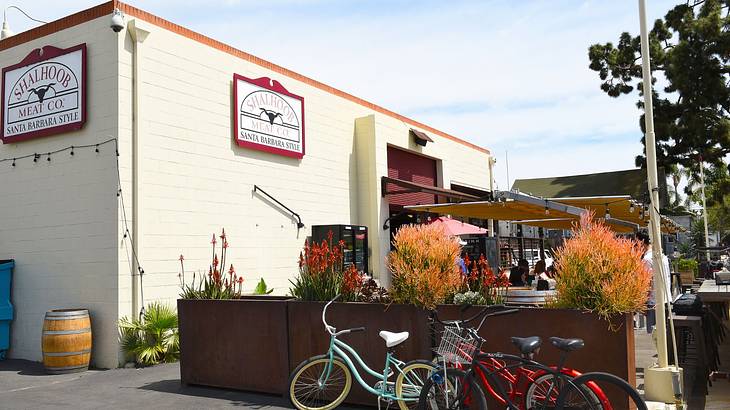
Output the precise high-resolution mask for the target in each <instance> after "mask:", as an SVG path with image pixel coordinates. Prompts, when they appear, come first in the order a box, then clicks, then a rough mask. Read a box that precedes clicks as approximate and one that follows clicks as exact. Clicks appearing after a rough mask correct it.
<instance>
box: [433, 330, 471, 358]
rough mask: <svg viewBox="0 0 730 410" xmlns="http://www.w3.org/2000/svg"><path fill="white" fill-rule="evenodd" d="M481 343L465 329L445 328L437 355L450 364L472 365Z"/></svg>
mask: <svg viewBox="0 0 730 410" xmlns="http://www.w3.org/2000/svg"><path fill="white" fill-rule="evenodd" d="M478 344H479V342H478V341H477V339H476V338H475V337H473V336H470V335H469V333H467V332H466V331H465V329H462V328H458V327H456V326H445V327H444V332H443V333H442V335H441V342H439V346H438V348H436V354H438V355H439V356H441V358H442V359H443V360H445V361H446V362H448V363H464V364H466V363H471V361H472V357H473V356H474V353H475V352H476V350H477V348H478V347H479V346H478Z"/></svg>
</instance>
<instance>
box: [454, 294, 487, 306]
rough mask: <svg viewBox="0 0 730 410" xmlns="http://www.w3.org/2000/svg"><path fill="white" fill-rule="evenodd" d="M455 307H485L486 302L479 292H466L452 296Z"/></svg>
mask: <svg viewBox="0 0 730 410" xmlns="http://www.w3.org/2000/svg"><path fill="white" fill-rule="evenodd" d="M454 304H455V305H486V304H487V301H486V299H484V296H482V295H481V294H480V293H479V292H473V291H467V292H464V293H457V294H456V295H454Z"/></svg>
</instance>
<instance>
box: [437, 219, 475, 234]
mask: <svg viewBox="0 0 730 410" xmlns="http://www.w3.org/2000/svg"><path fill="white" fill-rule="evenodd" d="M431 223H432V224H442V225H443V227H444V228H445V229H446V232H447V233H448V234H449V235H452V236H460V235H482V234H485V233H487V230H486V229H484V228H480V227H478V226H476V225H472V224H468V223H466V222H461V221H457V220H456V219H451V218H447V217H445V216H439V217H438V218H436V219H434V220H433V221H431Z"/></svg>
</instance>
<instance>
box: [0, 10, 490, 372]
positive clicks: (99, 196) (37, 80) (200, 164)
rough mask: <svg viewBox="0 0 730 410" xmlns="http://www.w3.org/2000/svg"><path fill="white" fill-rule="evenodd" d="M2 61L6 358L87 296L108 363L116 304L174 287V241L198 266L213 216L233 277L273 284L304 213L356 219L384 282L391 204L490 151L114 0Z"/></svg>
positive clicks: (2, 51)
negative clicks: (8, 276)
mask: <svg viewBox="0 0 730 410" xmlns="http://www.w3.org/2000/svg"><path fill="white" fill-rule="evenodd" d="M115 9H119V10H120V11H121V12H122V13H123V15H124V26H122V27H120V29H121V30H120V31H119V32H114V31H112V30H111V29H110V20H111V18H112V14H113V12H114V10H115ZM0 65H2V67H4V70H3V85H4V93H3V118H4V122H3V133H2V140H3V144H2V145H0V160H2V159H7V161H3V162H0V186H2V194H1V196H0V211H1V212H0V259H10V258H13V259H15V260H16V269H15V277H14V288H13V296H12V298H13V303H14V305H15V308H16V317H15V320H14V322H13V324H12V341H11V350H10V357H14V358H24V359H31V360H40V359H41V348H40V335H41V327H42V323H43V317H44V313H45V311H46V310H49V309H54V308H75V307H87V308H89V310H90V312H91V314H92V321H93V333H94V350H93V353H92V361H93V364H95V365H96V366H98V367H102V368H109V367H116V366H117V365H118V363H120V361H121V360H122V356H121V355H120V352H119V347H118V344H117V320H118V318H120V317H122V316H132V315H137V313H138V312H139V309H140V307H141V306H142V305H143V304H147V303H149V302H150V301H153V300H161V301H165V302H168V303H174V300H175V299H176V298H177V295H178V294H179V277H178V274H179V272H180V262H179V260H178V258H179V256H180V254H184V255H185V268H186V270H187V271H188V275H190V272H192V271H196V270H198V271H201V270H207V268H208V265H209V262H210V253H211V248H210V246H211V245H210V240H211V239H210V238H211V235H212V234H213V233H220V231H221V228H223V227H224V228H225V230H226V233H227V234H228V239H229V241H230V249H229V261H231V262H232V263H233V264H234V266H235V267H236V269H237V271H238V272H239V273H242V274H243V276H244V278H245V280H246V281H247V282H246V286H245V287H244V288H245V289H247V290H251V289H252V288H253V286H254V285H255V283H256V282H257V281H258V279H259V278H261V277H263V278H265V280H266V282H267V284H269V285H270V286H272V287H273V288H274V289H275V290H276V293H278V294H285V293H286V292H287V291H288V288H289V279H290V278H292V277H293V276H294V275H295V274H296V273H297V271H298V268H297V258H298V255H299V252H300V250H301V248H302V245H303V243H304V241H305V238H307V236H308V235H310V233H311V229H310V228H311V226H312V225H318V224H356V225H364V226H367V228H368V230H369V238H370V241H369V249H368V254H369V255H368V256H369V262H370V263H369V266H370V268H369V270H370V273H371V274H372V275H374V276H375V277H376V278H378V279H380V280H381V282H383V283H385V284H387V283H388V281H389V277H388V273H387V270H386V267H385V256H386V253H387V251H388V249H389V241H390V230H389V229H385V228H384V221H386V219H387V218H388V216H389V212H391V210H392V209H393V207H394V206H395V207H398V206H402V205H403V204H408V203H418V201H431V203H432V202H434V200H438V195H442V196H443V195H447V194H448V195H457V196H458V192H457V190H456V189H458V187H459V186H463V187H471V188H474V189H481V190H487V189H488V188H489V181H490V178H491V171H490V165H489V164H490V153H489V151H488V150H487V149H484V148H480V147H478V146H475V145H473V144H471V143H469V142H466V141H464V140H461V139H459V138H456V137H454V136H451V135H449V134H447V133H445V132H442V131H439V130H436V129H434V128H432V127H429V126H427V125H425V124H421V123H419V122H417V121H414V120H412V119H409V118H406V117H404V116H402V115H399V114H396V113H394V112H392V111H389V110H387V109H385V108H382V107H380V106H377V105H375V104H373V103H370V102H367V101H364V100H362V99H360V98H357V97H355V96H352V95H350V94H347V93H345V92H343V91H340V90H337V89H334V88H332V87H330V86H327V85H325V84H322V83H320V82H318V81H316V80H313V79H311V78H307V77H305V76H302V75H300V74H297V73H295V72H293V71H290V70H288V69H285V68H283V67H280V66H277V65H275V64H273V63H270V62H268V61H264V60H262V59H259V58H257V57H255V56H252V55H250V54H247V53H245V52H243V51H240V50H237V49H235V48H233V47H230V46H228V45H225V44H222V43H220V42H217V41H215V40H213V39H211V38H208V37H205V36H204V35H202V34H198V33H195V32H192V31H190V30H188V29H186V28H184V27H181V26H178V25H176V24H173V23H171V22H169V21H166V20H163V19H161V18H159V17H156V16H154V15H151V14H149V13H147V12H144V11H142V10H139V9H137V8H134V7H132V6H130V5H127V4H123V3H120V2H117V1H109V2H106V3H104V4H101V5H99V6H97V7H94V8H91V9H88V10H85V11H82V12H79V13H76V14H73V15H69V16H67V17H64V18H62V19H60V20H57V21H54V22H51V23H48V24H45V25H42V26H39V27H36V28H34V29H32V30H29V31H26V32H23V33H19V34H17V35H15V36H12V37H9V38H7V39H5V40H2V41H0ZM393 92H398V91H397V90H394V91H393ZM97 144H99V145H98V146H97ZM59 150H60V151H59ZM116 150H118V156H117V155H115V151H116ZM97 151H98V152H97ZM117 164H118V165H117ZM383 177H390V178H392V180H388V181H391V182H388V183H386V182H385V180H384V179H383ZM393 181H395V182H393ZM394 183H395V184H398V186H401V187H403V186H405V187H406V188H407V189H406V191H407V192H401V193H398V192H396V191H393V190H392V189H391V190H389V191H388V192H386V191H387V190H388V187H389V186H391V185H393V184H394ZM254 186H258V187H259V188H260V189H262V190H264V191H265V192H266V193H268V194H270V196H271V197H269V196H267V195H264V194H263V193H261V192H260V191H256V192H254ZM444 187H447V188H444ZM454 187H457V188H456V189H454ZM393 192H396V193H393ZM118 193H121V195H118ZM272 197H273V198H275V199H276V201H279V203H277V202H276V201H274V200H272ZM122 204H123V206H122ZM281 205H284V206H286V207H287V208H289V209H290V210H291V211H289V210H287V209H286V208H284V207H282V206H281ZM292 211H293V212H296V213H297V214H298V217H299V218H301V222H302V223H303V224H304V226H303V227H302V226H301V225H300V224H299V221H300V220H299V219H297V216H295V215H293V214H292ZM127 233H128V235H126V234H127ZM134 255H136V256H137V258H138V260H139V262H140V263H139V265H140V267H142V268H143V271H144V275H143V276H141V280H140V275H139V274H137V272H139V269H138V266H137V263H136V260H135V258H134ZM188 280H189V277H188Z"/></svg>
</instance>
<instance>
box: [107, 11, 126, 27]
mask: <svg viewBox="0 0 730 410" xmlns="http://www.w3.org/2000/svg"><path fill="white" fill-rule="evenodd" d="M109 27H111V29H112V30H114V32H115V33H119V32H120V31H122V29H124V14H122V12H121V11H120V10H119V9H114V12H113V13H112V21H111V23H110V24H109Z"/></svg>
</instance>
